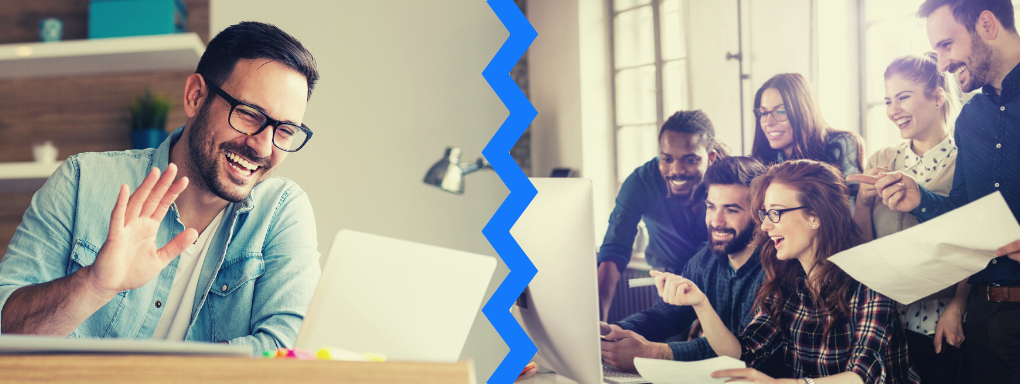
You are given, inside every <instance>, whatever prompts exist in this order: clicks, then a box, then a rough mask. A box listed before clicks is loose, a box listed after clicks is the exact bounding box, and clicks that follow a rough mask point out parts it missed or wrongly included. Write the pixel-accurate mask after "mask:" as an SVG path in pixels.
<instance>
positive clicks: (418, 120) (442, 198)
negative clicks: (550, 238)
mask: <svg viewBox="0 0 1020 384" xmlns="http://www.w3.org/2000/svg"><path fill="white" fill-rule="evenodd" d="M210 11H211V26H212V30H213V32H214V33H215V32H218V31H220V30H222V29H223V28H225V27H227V26H229V25H231V24H233V23H236V22H239V21H243V20H258V21H264V22H269V23H274V24H276V25H278V26H279V27H281V28H282V29H284V30H285V31H287V32H289V33H291V34H292V35H294V36H295V37H297V38H298V39H299V40H301V41H302V43H303V44H305V45H306V46H307V47H308V48H309V50H311V51H312V53H313V54H314V55H315V57H316V60H317V62H318V65H319V71H320V73H321V76H322V80H321V81H320V83H319V85H318V86H317V88H316V91H315V93H314V95H313V96H312V99H311V102H310V103H309V106H308V112H307V114H306V115H305V123H306V124H307V125H308V126H309V127H311V128H312V129H313V130H314V131H315V135H314V137H313V139H312V141H311V142H310V143H309V144H308V146H307V147H306V148H305V149H302V151H301V152H299V153H296V154H294V155H291V156H290V157H289V158H288V159H287V161H286V162H285V163H284V164H283V165H282V166H281V169H280V170H279V172H278V175H280V176H284V177H288V178H290V179H293V180H295V181H296V182H297V183H298V184H299V185H301V187H302V188H304V189H305V191H307V192H308V194H309V196H310V198H311V201H312V205H313V207H314V209H315V215H316V222H317V224H318V232H319V233H318V239H319V251H320V252H322V253H325V252H326V251H327V250H328V247H329V242H330V241H331V239H332V236H333V234H334V233H335V232H336V231H337V230H339V229H341V228H351V229H355V230H359V231H364V232H369V233H375V234H380V235H384V236H389V237H395V238H400V239H406V240H411V241H417V242H422V243H428V244H434V245H439V246H444V247H449V248H455V249H460V250H465V251H469V252H475V253H481V254H486V255H493V256H494V255H495V251H494V250H493V249H492V247H491V246H490V245H489V243H488V242H487V241H486V240H485V238H484V237H483V236H482V233H481V229H482V227H483V226H484V225H485V223H486V222H487V221H488V220H489V218H490V217H491V216H492V213H493V212H495V210H496V208H498V206H499V204H500V202H502V200H503V199H504V198H505V197H506V195H507V191H506V188H505V187H504V186H503V183H502V182H501V181H500V180H499V178H498V177H497V175H496V174H495V173H493V172H489V171H485V172H479V173H477V174H472V175H470V176H468V177H467V179H466V182H467V192H466V193H465V194H464V195H463V196H456V195H453V194H449V193H446V192H443V191H440V190H438V189H435V188H432V187H429V186H426V185H425V184H423V183H422V178H423V177H424V175H425V171H426V170H427V169H428V168H429V166H430V165H431V164H432V163H433V162H435V161H436V160H438V159H439V158H440V157H441V156H442V154H443V149H444V148H445V147H446V146H448V145H454V146H459V147H461V149H463V151H464V158H465V160H468V159H470V160H473V159H474V158H476V157H478V156H480V155H481V151H482V148H483V147H484V146H485V144H486V143H487V142H488V141H489V139H490V138H491V137H492V135H493V134H494V133H495V132H496V130H497V128H498V127H499V125H500V124H501V123H502V122H503V120H504V119H505V118H506V117H507V116H508V112H507V110H506V108H505V107H504V106H503V104H502V103H501V102H500V101H499V99H498V97H497V96H496V94H495V93H493V91H492V90H491V89H490V88H489V86H488V84H487V83H486V82H485V79H484V78H482V75H481V73H482V69H483V68H484V67H485V65H486V64H487V63H488V62H489V60H490V59H491V58H492V56H493V55H494V54H495V53H496V51H497V50H498V49H499V47H500V45H501V44H502V43H503V41H504V40H505V39H506V38H507V37H508V36H509V33H508V32H507V31H506V29H504V28H503V26H502V24H501V23H500V22H499V19H498V18H497V17H496V15H495V14H494V13H493V12H492V10H491V9H489V7H488V5H486V3H485V2H484V1H481V0H479V1H456V0H436V1H427V2H426V1H410V0H408V1H396V2H394V1H344V2H338V1H331V0H293V1H288V2H281V1H269V0H213V1H212V3H211V10H210ZM365 273H377V274H378V275H379V278H385V276H386V275H385V271H365ZM506 273H507V269H506V267H505V266H504V265H503V264H502V263H500V265H499V267H498V268H497V271H496V276H494V278H493V283H492V284H491V285H490V287H489V292H488V293H487V295H486V299H488V295H491V293H492V291H493V290H494V289H495V287H496V285H497V284H498V283H499V282H501V281H502V280H503V277H505V275H506ZM395 283H398V282H395ZM409 288H411V289H413V287H409ZM394 304H395V305H397V304H399V303H394ZM408 342H414V341H413V340H409V341H408ZM507 351H508V349H507V347H506V346H505V344H504V343H503V342H502V340H501V339H500V338H499V336H498V335H497V334H496V332H495V331H494V330H493V329H492V326H491V325H490V324H489V322H488V321H487V320H486V319H485V317H484V316H482V315H481V313H480V312H479V315H478V317H477V318H476V320H475V325H474V327H473V329H472V332H471V335H470V337H469V339H468V343H467V345H466V346H465V348H464V353H463V357H465V358H473V359H474V360H475V368H476V371H477V374H478V381H479V382H484V381H485V380H486V379H488V377H489V375H491V373H492V372H493V371H494V370H495V368H496V366H497V365H498V364H499V362H500V361H501V359H502V358H503V356H504V355H505V354H506V352H507Z"/></svg>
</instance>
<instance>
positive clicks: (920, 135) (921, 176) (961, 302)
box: [854, 52, 970, 383]
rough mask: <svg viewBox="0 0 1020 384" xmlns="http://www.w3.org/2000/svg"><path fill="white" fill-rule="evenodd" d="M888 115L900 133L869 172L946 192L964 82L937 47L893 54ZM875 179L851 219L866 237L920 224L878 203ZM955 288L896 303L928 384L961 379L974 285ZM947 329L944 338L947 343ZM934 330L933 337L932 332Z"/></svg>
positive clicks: (865, 186)
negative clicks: (965, 320)
mask: <svg viewBox="0 0 1020 384" xmlns="http://www.w3.org/2000/svg"><path fill="white" fill-rule="evenodd" d="M885 79H886V80H885V105H886V115H887V116H888V118H889V120H890V121H891V122H892V125H891V126H890V125H889V124H888V123H887V124H886V129H890V130H891V129H892V128H893V127H895V129H896V131H898V133H899V136H900V137H901V138H902V139H903V140H902V141H901V142H900V143H898V144H896V145H892V146H889V147H886V148H882V149H879V150H878V151H877V152H875V154H874V155H872V156H871V158H869V159H868V166H867V170H866V171H864V174H866V175H878V174H879V172H896V171H899V172H903V173H904V174H906V175H907V176H909V177H912V178H913V179H914V181H916V182H917V184H918V185H921V186H923V187H925V188H926V189H928V190H929V191H931V192H934V193H936V194H939V195H942V196H946V195H949V192H950V190H951V189H952V187H953V175H954V174H955V171H956V155H957V153H958V150H957V147H956V144H955V143H954V141H953V136H952V135H951V133H952V127H953V125H954V121H955V120H956V113H957V111H958V110H959V105H960V101H959V94H960V93H959V90H960V89H959V88H960V87H959V85H958V84H957V82H956V79H954V76H953V75H952V74H950V73H948V72H941V71H939V69H938V64H937V57H936V55H935V53H934V52H930V53H928V54H926V55H923V56H919V55H906V56H902V57H899V58H897V59H895V60H893V62H892V63H890V64H889V66H888V68H886V70H885ZM876 199H877V192H876V191H875V187H874V186H873V185H868V184H861V190H860V192H858V196H857V206H856V209H854V221H855V222H856V223H857V224H858V225H860V226H861V228H862V230H863V231H864V233H863V234H864V237H865V238H866V239H868V240H871V239H874V238H879V237H883V236H887V235H891V234H894V233H896V232H899V231H902V230H905V229H908V228H910V227H913V226H915V225H917V224H918V222H917V219H916V218H914V216H913V215H910V214H907V213H903V212H895V211H893V210H891V209H889V207H887V206H886V205H885V204H876V203H875V200H876ZM958 290H959V291H960V292H958V293H956V296H959V299H954V292H953V290H952V289H949V290H945V291H943V292H938V293H936V294H935V295H933V296H930V297H927V298H925V299H922V300H918V301H917V302H914V303H903V304H906V305H899V306H898V313H899V315H900V317H901V321H902V322H903V323H904V325H905V326H906V327H907V330H908V331H910V332H907V339H908V340H909V342H910V357H911V361H914V362H915V364H916V368H917V372H918V374H920V375H921V378H922V379H923V381H924V382H925V383H958V382H960V381H961V379H962V378H961V377H960V363H961V351H960V350H959V349H958V347H960V343H961V342H962V341H963V328H962V314H963V312H964V311H965V307H966V296H967V293H968V292H969V290H970V285H968V284H967V283H966V282H965V281H964V282H961V284H959V288H958ZM942 335H945V338H946V340H947V343H945V344H943V343H942V337H941V336H942ZM933 336H935V337H934V338H933Z"/></svg>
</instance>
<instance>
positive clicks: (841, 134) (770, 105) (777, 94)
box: [751, 73, 864, 177]
mask: <svg viewBox="0 0 1020 384" xmlns="http://www.w3.org/2000/svg"><path fill="white" fill-rule="evenodd" d="M754 115H755V117H757V122H756V123H755V127H756V128H757V129H756V130H755V132H754V144H753V146H752V147H751V156H752V157H754V158H756V159H758V161H761V162H762V163H763V164H775V163H781V162H783V161H785V160H793V159H810V160H817V161H822V162H826V163H829V164H832V165H834V166H836V167H837V168H839V169H840V171H842V174H843V176H844V177H845V176H846V175H850V174H855V173H861V170H862V167H861V158H862V157H863V153H864V144H863V143H862V141H861V138H860V136H858V135H857V134H855V133H852V132H848V131H840V130H837V129H833V128H831V127H829V125H828V124H827V123H826V122H825V119H824V118H822V112H821V109H820V108H819V106H818V99H817V98H816V97H815V94H814V91H812V90H811V85H810V84H809V83H808V81H807V79H805V78H804V76H802V75H800V74H799V73H781V74H778V75H775V76H773V77H772V78H771V79H769V80H768V81H766V82H765V84H763V85H762V86H761V88H759V89H758V92H757V93H756V94H755V96H754Z"/></svg>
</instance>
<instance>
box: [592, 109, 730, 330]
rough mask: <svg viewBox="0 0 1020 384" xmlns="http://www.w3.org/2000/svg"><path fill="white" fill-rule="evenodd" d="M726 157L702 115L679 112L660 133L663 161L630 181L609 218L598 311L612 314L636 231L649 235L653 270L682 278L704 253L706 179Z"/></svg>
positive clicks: (648, 253) (644, 168) (650, 164)
mask: <svg viewBox="0 0 1020 384" xmlns="http://www.w3.org/2000/svg"><path fill="white" fill-rule="evenodd" d="M721 154H724V153H723V152H722V149H721V148H717V145H716V143H715V129H714V128H713V127H712V122H711V121H709V120H708V116H707V115H705V113H704V112H702V111H680V112H677V113H675V114H673V116H671V117H670V118H669V119H668V120H666V122H665V123H664V124H663V125H662V129H661V130H659V156H658V157H656V158H654V159H652V160H650V161H648V162H647V163H645V164H644V165H642V166H640V167H638V168H637V169H635V170H634V173H631V174H630V176H628V177H627V180H625V181H624V182H623V186H621V187H620V193H619V194H618V195H617V197H616V208H614V209H613V212H612V213H611V214H610V216H609V228H608V230H607V231H606V237H605V239H604V240H603V241H602V247H601V248H600V249H599V253H598V285H599V309H600V314H601V318H602V319H605V318H606V315H607V314H608V313H609V306H610V304H611V303H612V301H613V296H614V295H615V291H616V283H617V282H618V281H619V280H620V274H621V272H623V270H624V269H626V268H627V263H628V262H630V256H631V253H632V251H633V249H632V248H633V244H634V236H635V235H636V234H637V225H638V222H640V221H641V220H642V219H644V222H645V227H646V228H647V229H648V247H647V248H646V250H645V259H646V260H647V261H648V264H649V265H651V266H652V268H656V269H659V270H663V271H669V272H679V271H680V270H681V269H683V267H684V265H686V264H687V261H688V260H690V259H691V258H692V257H694V254H696V253H697V252H698V250H700V249H701V247H702V246H703V245H704V243H705V239H706V238H707V237H708V234H707V233H706V232H705V227H704V226H703V225H701V223H702V222H703V221H704V218H705V204H704V201H705V189H704V187H702V185H701V178H702V175H703V174H704V173H705V169H706V168H708V166H709V164H711V163H712V162H713V161H715V159H716V157H717V156H719V155H721Z"/></svg>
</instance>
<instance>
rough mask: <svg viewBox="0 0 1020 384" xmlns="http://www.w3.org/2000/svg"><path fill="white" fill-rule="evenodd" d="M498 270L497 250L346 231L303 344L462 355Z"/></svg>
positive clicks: (445, 357) (421, 355) (330, 259)
mask: <svg viewBox="0 0 1020 384" xmlns="http://www.w3.org/2000/svg"><path fill="white" fill-rule="evenodd" d="M495 269H496V259H495V258H494V257H491V256H483V255H477V254H473V253H468V252H463V251H457V250H452V249H447V248H440V247H436V246H432V245H425V244H418V243H413V242H410V241H404V240H397V239H391V238H387V237H383V236H378V235H371V234H367V233H362V232H356V231H351V230H340V231H339V232H337V234H336V236H335V237H334V238H333V244H332V245H330V248H329V253H328V254H327V255H326V261H325V265H324V266H323V268H322V279H321V280H320V281H319V286H318V288H317V289H316V291H315V296H314V298H313V299H312V304H311V306H310V307H309V308H308V314H307V315H306V316H305V321H304V323H303V324H302V326H301V332H300V333H299V334H298V340H297V346H298V347H301V348H307V349H311V350H317V349H319V348H323V347H333V348H340V349H345V350H349V351H353V352H372V353H380V354H383V355H384V356H386V358H387V360H390V361H394V360H405V361H432V362H455V361H457V358H458V357H459V356H460V352H461V349H463V348H464V342H465V341H466V340H467V336H468V332H469V331H470V330H471V324H472V323H473V322H474V320H475V317H476V315H477V314H478V308H479V307H480V306H481V304H482V299H483V298H484V296H485V290H486V289H487V288H488V286H489V280H490V279H491V278H492V273H493V271H495Z"/></svg>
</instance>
